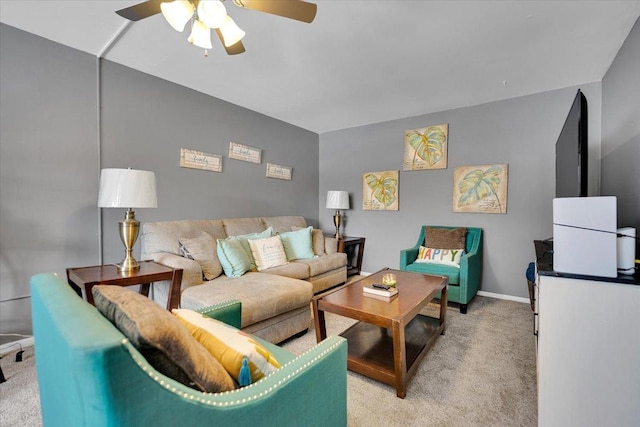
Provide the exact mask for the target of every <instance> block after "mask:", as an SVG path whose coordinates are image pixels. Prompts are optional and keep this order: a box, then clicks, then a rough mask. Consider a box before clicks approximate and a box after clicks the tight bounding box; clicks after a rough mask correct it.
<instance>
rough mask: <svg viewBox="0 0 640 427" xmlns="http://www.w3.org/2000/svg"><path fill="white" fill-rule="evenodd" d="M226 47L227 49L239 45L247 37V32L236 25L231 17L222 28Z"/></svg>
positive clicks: (228, 17) (227, 18)
mask: <svg viewBox="0 0 640 427" xmlns="http://www.w3.org/2000/svg"><path fill="white" fill-rule="evenodd" d="M220 32H221V33H222V38H223V39H224V45H225V46H226V47H230V46H233V45H234V44H236V43H238V42H239V41H240V40H242V38H243V37H244V35H245V32H244V31H242V30H241V29H240V27H238V26H237V25H236V23H235V22H234V21H233V19H231V17H230V16H229V15H227V17H226V18H225V22H224V24H223V25H222V26H221V27H220Z"/></svg>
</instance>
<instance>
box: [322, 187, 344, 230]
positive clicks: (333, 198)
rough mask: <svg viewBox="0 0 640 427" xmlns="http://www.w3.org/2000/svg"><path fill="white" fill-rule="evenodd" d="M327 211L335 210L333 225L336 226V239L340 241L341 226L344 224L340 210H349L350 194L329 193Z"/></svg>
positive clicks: (341, 192) (336, 191) (332, 191)
mask: <svg viewBox="0 0 640 427" xmlns="http://www.w3.org/2000/svg"><path fill="white" fill-rule="evenodd" d="M326 208H327V209H335V210H336V213H335V215H333V224H334V225H335V226H336V235H335V238H336V239H340V238H341V236H340V225H341V224H342V215H341V214H340V209H349V193H348V192H346V191H339V190H330V191H327V205H326Z"/></svg>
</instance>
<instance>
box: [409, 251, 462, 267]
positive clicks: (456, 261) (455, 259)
mask: <svg viewBox="0 0 640 427" xmlns="http://www.w3.org/2000/svg"><path fill="white" fill-rule="evenodd" d="M462 254H464V251H463V250H461V249H435V248H426V247H424V246H420V250H419V251H418V258H417V259H416V262H426V263H431V264H445V265H451V266H454V267H460V259H461V258H462Z"/></svg>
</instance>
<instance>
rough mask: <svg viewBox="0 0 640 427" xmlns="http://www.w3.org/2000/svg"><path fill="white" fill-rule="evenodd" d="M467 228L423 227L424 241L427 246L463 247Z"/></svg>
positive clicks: (442, 247) (440, 247) (443, 247)
mask: <svg viewBox="0 0 640 427" xmlns="http://www.w3.org/2000/svg"><path fill="white" fill-rule="evenodd" d="M466 236H467V229H466V228H465V227H458V228H454V229H449V228H439V227H425V243H424V246H426V247H428V248H439V249H465V244H466Z"/></svg>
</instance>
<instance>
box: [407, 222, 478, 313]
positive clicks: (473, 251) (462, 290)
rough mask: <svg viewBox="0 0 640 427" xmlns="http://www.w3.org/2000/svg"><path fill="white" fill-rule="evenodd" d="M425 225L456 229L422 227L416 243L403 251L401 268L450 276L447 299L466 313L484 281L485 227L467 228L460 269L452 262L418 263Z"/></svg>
mask: <svg viewBox="0 0 640 427" xmlns="http://www.w3.org/2000/svg"><path fill="white" fill-rule="evenodd" d="M426 227H435V228H446V229H454V228H457V227H444V226H433V225H424V226H422V228H421V229H420V237H418V242H417V243H416V244H415V246H414V247H412V248H409V249H403V250H401V251H400V270H406V271H413V272H415V273H422V274H433V275H438V276H447V277H449V290H448V294H447V298H448V300H449V302H457V303H459V304H460V313H463V314H466V312H467V305H468V304H469V302H470V301H471V300H472V299H473V297H474V296H475V295H476V294H477V293H478V291H479V290H480V284H481V282H482V229H481V228H475V227H467V236H466V247H465V254H464V255H463V256H462V258H461V259H460V268H457V267H453V266H449V265H442V264H427V263H418V262H415V260H416V258H417V257H418V251H419V249H420V246H422V245H424V241H425V230H426Z"/></svg>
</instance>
